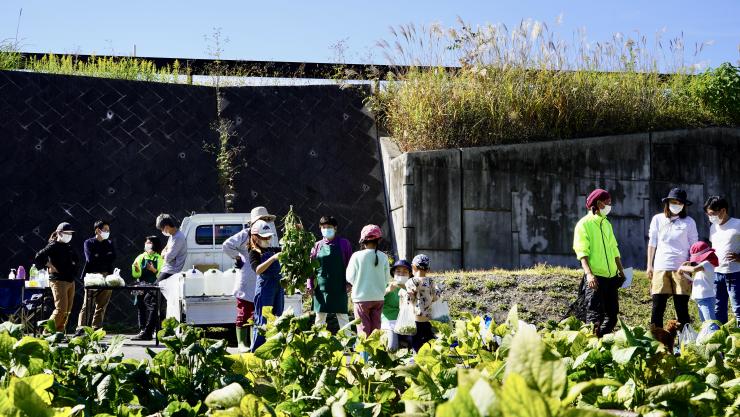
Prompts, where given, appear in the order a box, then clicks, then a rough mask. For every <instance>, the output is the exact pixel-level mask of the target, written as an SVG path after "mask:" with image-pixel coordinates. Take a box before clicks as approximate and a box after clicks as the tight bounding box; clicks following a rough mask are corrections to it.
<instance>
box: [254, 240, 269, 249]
mask: <svg viewBox="0 0 740 417" xmlns="http://www.w3.org/2000/svg"><path fill="white" fill-rule="evenodd" d="M257 245H258V246H259V247H261V248H263V249H264V248H266V247H268V246H270V239H267V240H263V239H259V240H258V241H257Z"/></svg>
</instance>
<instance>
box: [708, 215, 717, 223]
mask: <svg viewBox="0 0 740 417" xmlns="http://www.w3.org/2000/svg"><path fill="white" fill-rule="evenodd" d="M709 223H712V224H719V216H709Z"/></svg>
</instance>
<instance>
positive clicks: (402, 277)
mask: <svg viewBox="0 0 740 417" xmlns="http://www.w3.org/2000/svg"><path fill="white" fill-rule="evenodd" d="M394 278H395V279H396V283H398V284H405V283H406V281H408V280H409V277H408V276H406V275H398V274H396V276H395V277H394Z"/></svg>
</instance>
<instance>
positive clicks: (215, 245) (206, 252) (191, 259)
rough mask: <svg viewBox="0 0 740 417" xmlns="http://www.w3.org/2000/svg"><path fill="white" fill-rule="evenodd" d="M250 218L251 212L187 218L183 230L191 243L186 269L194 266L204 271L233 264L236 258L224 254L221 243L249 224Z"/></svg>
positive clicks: (181, 226) (189, 243) (227, 267)
mask: <svg viewBox="0 0 740 417" xmlns="http://www.w3.org/2000/svg"><path fill="white" fill-rule="evenodd" d="M249 219H250V214H249V213H204V214H193V215H191V216H188V217H186V218H184V219H183V220H182V224H181V225H180V230H181V231H182V233H183V234H184V235H185V237H186V238H187V242H188V253H187V257H186V258H185V268H186V269H188V268H191V267H193V266H195V268H196V269H198V270H200V271H201V272H205V271H207V270H208V269H211V268H216V269H219V270H221V271H225V270H227V269H229V268H231V267H233V265H234V260H233V259H231V258H229V257H228V256H226V254H224V252H223V250H222V248H221V245H222V244H223V243H224V241H225V240H226V239H228V238H230V237H231V236H233V235H235V234H237V233H239V232H240V231H242V230H243V229H244V228H245V227H247V223H248V222H249Z"/></svg>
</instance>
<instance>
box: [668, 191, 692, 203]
mask: <svg viewBox="0 0 740 417" xmlns="http://www.w3.org/2000/svg"><path fill="white" fill-rule="evenodd" d="M668 200H678V201H680V202H682V203H683V204H685V205H687V206H690V205H692V204H693V203H692V202H691V201H689V200H688V198H687V196H686V191H684V190H682V189H680V188H674V189H672V190H671V192H670V193H668V196H667V197H666V198H664V199H663V200H662V201H663V202H664V203H665V202H666V201H668Z"/></svg>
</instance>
